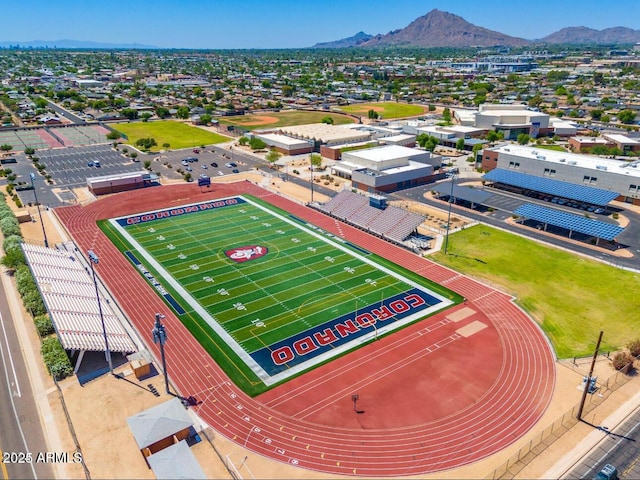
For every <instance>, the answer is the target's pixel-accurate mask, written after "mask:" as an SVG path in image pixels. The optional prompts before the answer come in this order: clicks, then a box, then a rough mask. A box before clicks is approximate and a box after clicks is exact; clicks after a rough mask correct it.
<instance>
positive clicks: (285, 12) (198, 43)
mask: <svg viewBox="0 0 640 480" xmlns="http://www.w3.org/2000/svg"><path fill="white" fill-rule="evenodd" d="M434 8H438V9H440V10H443V11H447V12H450V13H454V14H456V15H459V16H461V17H463V18H464V19H465V20H467V21H468V22H471V23H474V24H476V25H478V26H481V27H485V28H488V29H491V30H497V31H499V32H502V33H505V34H508V35H512V36H517V37H523V38H527V39H533V38H540V37H544V36H545V35H548V34H550V33H553V32H554V31H557V30H559V29H560V28H562V27H571V26H586V27H591V28H595V29H598V30H600V29H603V28H607V27H617V26H623V27H630V28H635V29H640V0H612V1H605V0H553V1H552V0H537V1H534V0H527V1H524V0H499V1H498V0H449V1H440V0H240V1H238V0H180V1H178V0H129V1H127V2H119V1H115V2H109V1H95V0H64V1H59V2H55V1H51V0H47V1H44V0H22V1H19V0H18V1H14V0H5V1H4V2H2V8H1V11H2V16H3V19H4V21H3V22H2V27H1V28H0V42H6V41H11V42H21V41H22V42H26V41H31V40H60V39H71V40H84V41H95V42H108V43H139V44H146V45H154V46H158V47H162V48H297V47H308V46H311V45H314V44H315V43H317V42H325V41H332V40H339V39H341V38H345V37H350V36H352V35H354V34H355V33H357V32H358V31H361V30H362V31H364V32H366V33H369V34H373V35H375V34H377V33H387V32H389V31H391V30H395V29H398V28H403V27H405V26H407V25H408V24H409V23H410V22H411V21H413V20H414V19H416V18H417V17H419V16H422V15H425V14H426V13H428V12H429V11H430V10H432V9H434Z"/></svg>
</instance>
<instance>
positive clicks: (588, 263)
mask: <svg viewBox="0 0 640 480" xmlns="http://www.w3.org/2000/svg"><path fill="white" fill-rule="evenodd" d="M449 253H450V254H449V255H444V254H443V253H438V254H436V255H435V256H433V260H435V261H437V262H440V263H443V264H445V265H447V266H449V267H451V268H453V269H454V270H456V271H458V272H463V273H466V274H469V275H471V276H474V277H477V278H481V279H484V280H486V281H489V282H490V283H491V284H492V285H496V286H498V288H501V289H502V290H505V291H507V292H510V293H512V294H514V295H515V296H516V298H517V303H518V304H519V305H521V306H522V307H523V308H524V309H525V310H527V311H528V312H529V313H530V314H531V315H533V316H534V318H535V319H536V320H537V321H538V323H539V324H540V326H541V327H542V329H543V330H544V331H545V333H546V334H547V335H548V337H549V339H550V340H551V342H552V343H553V346H554V348H555V350H556V353H557V355H558V356H559V357H560V358H571V357H574V356H578V357H582V356H586V355H591V354H593V349H594V348H595V342H596V341H597V339H598V334H599V332H600V330H603V331H604V336H603V347H602V349H603V351H615V350H616V349H618V348H621V347H624V346H625V345H626V344H627V343H628V342H629V341H630V340H633V339H636V338H638V331H640V318H639V317H638V308H639V307H640V303H639V301H638V294H637V292H638V291H640V275H638V274H637V273H633V272H627V271H624V270H620V269H618V268H615V267H612V266H609V265H605V264H602V263H600V262H596V261H593V260H589V259H585V258H582V257H579V256H576V255H574V254H571V253H568V252H565V251H562V250H559V249H556V248H551V247H547V246H545V245H541V244H539V243H537V242H534V241H532V240H529V239H526V238H522V237H519V236H517V235H513V234H510V233H506V232H503V231H501V230H496V229H492V228H490V227H486V226H482V225H478V226H475V227H471V228H466V229H464V230H462V231H460V232H457V233H455V234H453V235H451V236H450V237H449Z"/></svg>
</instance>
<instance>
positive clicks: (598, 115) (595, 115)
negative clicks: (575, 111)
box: [590, 108, 604, 121]
mask: <svg viewBox="0 0 640 480" xmlns="http://www.w3.org/2000/svg"><path fill="white" fill-rule="evenodd" d="M590 113H591V118H593V119H594V120H596V121H597V120H600V118H601V117H602V115H603V114H604V110H602V109H599V108H596V109H594V110H591V112H590Z"/></svg>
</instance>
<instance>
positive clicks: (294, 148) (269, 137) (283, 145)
mask: <svg viewBox="0 0 640 480" xmlns="http://www.w3.org/2000/svg"><path fill="white" fill-rule="evenodd" d="M255 137H256V138H259V139H260V140H262V141H263V142H264V143H266V144H267V145H268V146H269V147H273V148H275V149H276V150H277V151H278V152H280V153H282V154H284V155H302V154H305V153H311V152H313V142H312V141H309V140H301V139H298V138H292V137H289V136H287V135H281V134H279V133H261V134H256V135H255Z"/></svg>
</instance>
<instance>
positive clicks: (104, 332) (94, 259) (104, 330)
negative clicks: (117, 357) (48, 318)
mask: <svg viewBox="0 0 640 480" xmlns="http://www.w3.org/2000/svg"><path fill="white" fill-rule="evenodd" d="M87 255H88V256H89V260H90V261H89V265H91V273H92V274H93V285H94V286H95V287H96V299H97V300H98V312H99V313H100V322H101V323H102V335H103V336H104V348H105V351H104V354H105V356H106V357H107V362H109V372H111V375H113V364H112V363H111V351H110V350H109V339H108V338H107V328H106V327H105V325H104V315H103V314H102V303H101V302H100V292H99V291H98V280H97V278H96V271H95V269H94V268H93V264H96V265H97V264H98V262H99V261H100V259H99V258H98V256H97V255H96V254H95V253H94V252H93V250H89V251H88V252H87Z"/></svg>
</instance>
